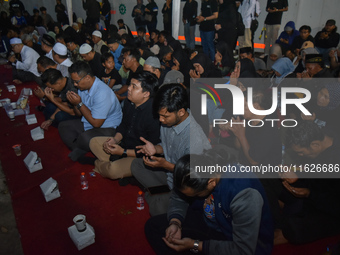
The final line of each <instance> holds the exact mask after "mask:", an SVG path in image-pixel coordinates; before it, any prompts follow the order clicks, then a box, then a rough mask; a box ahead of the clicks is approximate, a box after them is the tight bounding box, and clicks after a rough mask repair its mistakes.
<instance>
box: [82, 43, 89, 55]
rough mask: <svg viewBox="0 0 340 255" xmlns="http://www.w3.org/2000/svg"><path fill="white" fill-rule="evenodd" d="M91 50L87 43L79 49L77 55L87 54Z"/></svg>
mask: <svg viewBox="0 0 340 255" xmlns="http://www.w3.org/2000/svg"><path fill="white" fill-rule="evenodd" d="M91 50H92V47H91V46H90V45H89V44H88V43H84V44H83V45H82V46H80V48H79V54H87V53H89V52H90V51H91Z"/></svg>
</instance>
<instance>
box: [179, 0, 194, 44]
mask: <svg viewBox="0 0 340 255" xmlns="http://www.w3.org/2000/svg"><path fill="white" fill-rule="evenodd" d="M197 6H198V5H197V2H196V0H187V1H186V3H185V5H184V8H183V24H184V36H185V42H186V46H187V48H188V49H191V50H193V49H195V30H196V16H197Z"/></svg>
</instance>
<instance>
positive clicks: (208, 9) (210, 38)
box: [196, 0, 218, 61]
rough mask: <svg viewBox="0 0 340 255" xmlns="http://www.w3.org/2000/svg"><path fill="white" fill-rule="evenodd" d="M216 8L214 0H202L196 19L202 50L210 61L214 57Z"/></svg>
mask: <svg viewBox="0 0 340 255" xmlns="http://www.w3.org/2000/svg"><path fill="white" fill-rule="evenodd" d="M217 16H218V9H217V2H216V1H214V0H204V1H202V5H201V14H200V15H199V16H197V18H196V20H197V22H198V23H199V24H200V34H201V40H202V47H203V52H204V53H205V54H206V55H207V56H209V57H210V59H211V61H214V59H215V45H214V38H215V22H214V19H217Z"/></svg>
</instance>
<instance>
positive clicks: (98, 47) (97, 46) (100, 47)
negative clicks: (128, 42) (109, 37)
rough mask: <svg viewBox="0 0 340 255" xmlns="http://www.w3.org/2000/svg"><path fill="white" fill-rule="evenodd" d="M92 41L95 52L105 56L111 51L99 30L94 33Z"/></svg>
mask: <svg viewBox="0 0 340 255" xmlns="http://www.w3.org/2000/svg"><path fill="white" fill-rule="evenodd" d="M92 41H93V43H94V47H93V49H94V51H95V52H98V53H99V54H103V53H105V52H108V51H109V47H107V45H106V43H105V42H104V41H103V40H102V33H101V32H100V31H99V30H95V31H93V33H92Z"/></svg>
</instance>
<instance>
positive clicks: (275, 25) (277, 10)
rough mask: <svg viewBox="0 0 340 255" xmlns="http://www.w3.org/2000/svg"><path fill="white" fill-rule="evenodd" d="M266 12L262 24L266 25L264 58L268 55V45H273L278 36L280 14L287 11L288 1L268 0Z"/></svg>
mask: <svg viewBox="0 0 340 255" xmlns="http://www.w3.org/2000/svg"><path fill="white" fill-rule="evenodd" d="M266 11H267V12H268V14H267V17H266V20H265V21H264V24H265V25H266V36H265V38H264V44H265V45H266V48H265V49H264V55H262V56H261V57H265V56H266V55H268V54H269V49H270V45H273V44H274V43H275V41H276V39H277V37H278V35H279V30H280V26H281V20H282V13H283V12H286V11H288V0H268V2H267V7H266Z"/></svg>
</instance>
